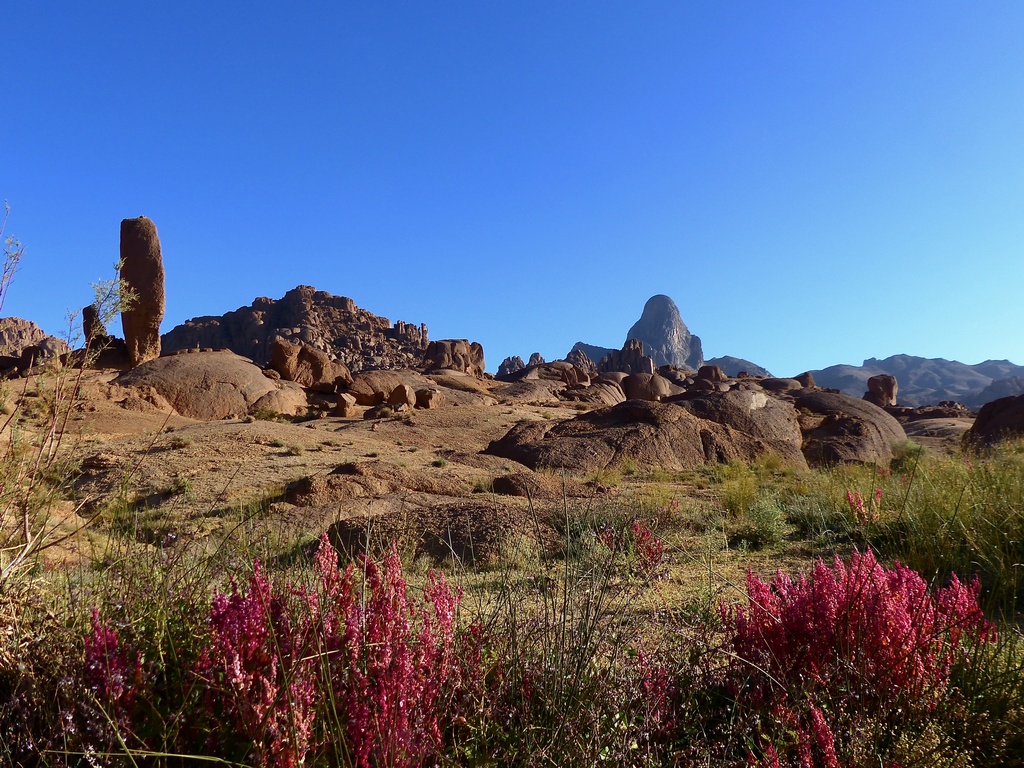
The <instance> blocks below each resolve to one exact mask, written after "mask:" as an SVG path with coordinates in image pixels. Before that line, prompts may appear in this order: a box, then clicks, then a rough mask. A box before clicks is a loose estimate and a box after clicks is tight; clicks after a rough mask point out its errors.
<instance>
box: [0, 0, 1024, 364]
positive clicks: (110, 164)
mask: <svg viewBox="0 0 1024 768" xmlns="http://www.w3.org/2000/svg"><path fill="white" fill-rule="evenodd" d="M0 23H2V29H3V34H4V46H3V67H2V70H0V71H2V73H3V76H2V78H0V95H2V97H3V104H4V110H3V119H2V123H0V198H6V199H7V200H8V201H9V202H10V205H11V208H12V212H11V217H10V221H9V223H8V234H14V235H16V236H17V237H19V238H20V239H21V240H22V241H23V243H24V244H25V245H26V246H27V252H26V256H25V260H24V264H23V267H22V269H21V271H20V273H19V274H18V275H17V277H16V279H15V283H14V285H13V286H12V288H11V291H10V294H9V297H8V299H7V303H6V306H5V307H4V308H3V313H4V314H11V315H18V316H22V317H27V318H29V319H33V320H35V321H36V322H38V323H39V324H40V325H42V326H43V327H44V328H45V329H46V330H47V331H48V332H50V333H58V332H59V331H60V330H61V328H62V326H63V325H64V317H65V314H66V311H67V309H68V308H74V309H77V308H79V307H81V306H83V305H84V304H86V303H88V302H89V301H90V300H91V289H90V287H89V283H90V281H95V280H98V279H101V278H107V277H110V276H112V274H113V269H112V267H113V263H114V261H116V259H117V252H118V232H119V223H120V220H121V219H122V218H125V217H130V216H138V215H146V216H149V217H150V218H152V219H153V220H154V221H155V222H156V224H157V227H158V228H159V231H160V236H161V240H162V243H163V249H164V263H165V268H166V271H167V291H168V293H167V314H166V317H165V320H164V326H163V329H164V330H165V331H166V330H169V329H170V328H171V327H173V326H174V325H176V324H178V323H180V322H183V321H184V320H186V319H188V318H190V317H194V316H198V315H209V314H223V313H224V312H227V311H230V310H233V309H236V308H238V307H240V306H243V305H247V304H249V303H251V302H252V300H253V299H254V298H255V297H257V296H270V297H272V298H278V297H280V296H282V295H283V294H284V293H285V292H286V291H287V290H288V289H290V288H292V287H294V286H295V285H298V284H302V283H305V284H310V285H315V286H316V287H317V288H320V289H322V290H326V291H330V292H331V293H335V294H341V295H345V296H350V297H351V298H353V299H354V300H355V301H356V303H357V304H359V305H360V306H362V307H364V308H366V309H368V310H370V311H371V312H375V313H377V314H379V315H384V316H386V317H388V318H390V319H391V320H392V321H394V320H397V319H401V320H406V321H409V322H417V323H419V322H425V323H427V324H428V326H429V328H430V335H431V338H435V339H439V338H462V337H468V338H470V339H474V340H478V341H480V342H481V343H482V344H483V345H484V349H485V351H486V355H487V364H488V368H489V369H490V370H494V369H495V368H496V367H497V365H498V363H500V362H501V360H502V358H504V357H505V356H506V355H512V354H519V355H521V356H523V357H524V358H525V357H527V356H528V355H529V354H530V353H531V352H534V351H540V352H541V353H542V354H543V355H544V356H545V357H546V358H548V359H554V358H560V357H564V355H565V354H566V353H567V352H568V351H569V349H570V347H571V346H572V344H573V343H574V342H576V341H578V340H583V341H586V342H588V343H592V344H598V345H604V346H616V347H617V346H620V345H621V344H622V343H623V341H624V340H625V335H626V331H627V330H628V329H629V327H630V326H631V325H632V324H633V322H635V321H636V320H637V318H638V317H639V316H640V312H641V310H642V308H643V305H644V302H645V301H646V299H647V298H648V297H650V296H651V295H653V294H655V293H665V294H668V295H669V296H671V297H672V298H673V299H675V301H676V303H677V304H678V305H679V308H680V310H681V312H682V315H683V319H684V320H685V321H686V323H687V325H688V326H689V327H690V330H691V331H692V332H694V333H696V334H699V335H700V336H701V337H702V339H703V342H704V350H705V354H706V355H707V356H709V357H711V356H717V355H735V356H737V357H744V358H747V359H750V360H752V361H754V362H756V363H759V364H761V365H763V366H765V367H767V368H769V369H770V370H772V371H773V372H774V373H776V374H779V375H792V374H796V373H798V372H800V371H803V370H805V369H809V368H821V367H825V366H827V365H831V364H835V363H860V362H861V361H862V360H863V359H864V358H865V357H885V356H888V355H891V354H897V353H907V354H914V355H922V356H925V357H946V358H951V359H959V360H962V361H964V362H968V363H976V362H979V361H981V360H984V359H987V358H1009V359H1011V360H1013V361H1014V362H1016V363H1024V301H1022V288H1024V4H1021V3H1019V2H1001V3H988V2H981V3H963V2H927V3H925V2H899V3H893V2H884V3H881V2H856V3H853V2H847V3H822V2H806V3H804V2H784V3H764V2H762V3H758V2H728V1H726V0H723V1H722V2H718V1H716V2H685V1H684V0H671V1H670V2H648V1H645V0H641V1H640V2H617V3H609V2H600V1H595V0H586V1H583V0H579V1H577V2H571V1H567V2H551V0H543V1H538V2H533V1H532V0H504V1H502V0H495V2H480V1H479V0H466V1H465V2H448V1H444V0H442V1H439V2H430V3H427V2H380V3H375V2H347V1H346V2H332V3H279V2H277V3H265V2H244V3H242V2H215V3H211V2H208V0H207V1H206V2H202V3H198V2H192V1H191V0H177V1H176V2H173V3H156V2H153V3H148V2H147V3H127V2H103V3H53V2H20V3H8V4H7V5H6V6H5V8H4V11H3V13H2V15H0Z"/></svg>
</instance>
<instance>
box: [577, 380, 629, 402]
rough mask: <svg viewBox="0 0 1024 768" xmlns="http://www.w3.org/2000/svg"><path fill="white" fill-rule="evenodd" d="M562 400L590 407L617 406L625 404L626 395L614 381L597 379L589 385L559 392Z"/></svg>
mask: <svg viewBox="0 0 1024 768" xmlns="http://www.w3.org/2000/svg"><path fill="white" fill-rule="evenodd" d="M561 396H562V399H564V400H568V401H570V402H578V403H590V404H592V405H618V404H619V403H624V402H626V394H625V393H624V392H623V391H622V387H621V386H620V385H619V384H617V383H616V382H615V381H612V380H608V379H604V378H601V379H598V380H597V381H592V382H590V384H588V385H586V386H584V385H578V386H575V387H569V388H567V389H565V390H564V391H562V392H561Z"/></svg>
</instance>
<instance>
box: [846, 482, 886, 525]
mask: <svg viewBox="0 0 1024 768" xmlns="http://www.w3.org/2000/svg"><path fill="white" fill-rule="evenodd" d="M882 497H883V492H882V489H881V488H875V490H874V491H873V492H872V493H870V494H869V495H868V498H867V500H865V499H864V497H863V496H861V494H860V491H854V490H847V491H846V504H847V506H848V507H849V508H850V512H852V513H853V517H854V519H855V520H856V521H857V524H858V525H860V526H865V525H868V524H870V523H877V522H878V518H879V515H880V513H881V509H882Z"/></svg>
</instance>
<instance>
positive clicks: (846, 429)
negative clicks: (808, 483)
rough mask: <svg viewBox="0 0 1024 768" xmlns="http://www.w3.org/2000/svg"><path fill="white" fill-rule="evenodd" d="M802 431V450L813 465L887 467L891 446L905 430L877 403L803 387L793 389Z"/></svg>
mask: <svg viewBox="0 0 1024 768" xmlns="http://www.w3.org/2000/svg"><path fill="white" fill-rule="evenodd" d="M793 403H794V405H795V406H796V408H797V412H798V414H799V418H800V429H801V431H802V432H803V436H804V441H803V451H804V456H806V457H807V462H808V463H809V464H811V465H812V466H821V465H826V466H827V465H832V464H846V463H862V464H877V465H879V466H881V467H888V466H889V463H890V462H891V461H892V457H893V447H894V446H896V445H899V444H900V443H903V442H906V439H907V434H906V432H904V431H903V427H902V426H900V423H899V422H898V421H896V419H894V418H893V417H892V416H890V415H889V414H888V413H886V412H885V411H884V410H882V409H881V408H879V407H878V406H877V405H873V404H872V403H869V402H867V401H866V400H858V399H857V398H855V397H850V396H849V395H843V394H840V393H838V392H823V391H816V390H809V389H804V390H800V391H798V392H795V393H793Z"/></svg>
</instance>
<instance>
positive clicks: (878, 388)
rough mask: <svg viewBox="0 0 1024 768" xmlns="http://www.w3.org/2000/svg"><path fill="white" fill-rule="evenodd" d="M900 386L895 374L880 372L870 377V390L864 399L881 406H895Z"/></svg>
mask: <svg viewBox="0 0 1024 768" xmlns="http://www.w3.org/2000/svg"><path fill="white" fill-rule="evenodd" d="M899 388H900V387H899V383H898V382H897V381H896V377H895V376H893V375H892V374H890V373H880V374H878V375H877V376H872V377H871V378H870V379H868V391H867V392H865V393H864V399H865V400H867V401H868V402H869V403H874V404H875V405H877V406H878V407H879V408H886V407H888V406H893V405H896V393H897V392H899Z"/></svg>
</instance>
